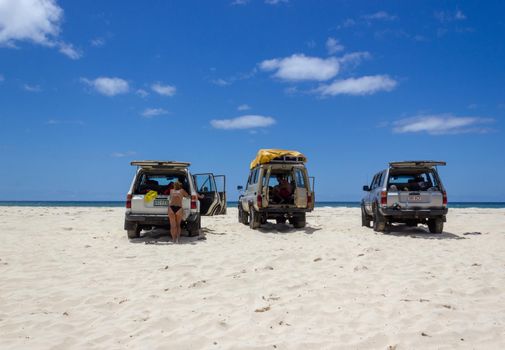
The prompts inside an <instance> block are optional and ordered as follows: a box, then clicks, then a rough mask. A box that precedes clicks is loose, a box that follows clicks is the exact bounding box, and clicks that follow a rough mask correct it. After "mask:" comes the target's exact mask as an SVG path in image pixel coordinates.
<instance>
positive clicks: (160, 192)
mask: <svg viewBox="0 0 505 350" xmlns="http://www.w3.org/2000/svg"><path fill="white" fill-rule="evenodd" d="M131 165H133V166H138V167H139V168H140V170H139V173H138V175H137V178H136V182H135V184H134V186H133V193H132V199H131V209H132V211H133V212H135V213H138V214H151V215H152V214H154V215H166V214H167V211H168V202H169V199H170V196H169V194H170V190H171V189H172V188H173V186H174V183H175V182H177V181H178V182H180V183H181V184H182V187H183V188H184V189H185V190H186V192H188V193H190V189H191V187H190V184H189V181H188V174H187V170H186V169H187V168H188V167H189V165H190V163H187V162H174V161H158V160H140V161H133V162H131ZM182 207H183V210H184V215H183V217H184V218H186V217H187V216H188V215H189V211H190V207H191V201H190V199H189V198H184V199H183V201H182Z"/></svg>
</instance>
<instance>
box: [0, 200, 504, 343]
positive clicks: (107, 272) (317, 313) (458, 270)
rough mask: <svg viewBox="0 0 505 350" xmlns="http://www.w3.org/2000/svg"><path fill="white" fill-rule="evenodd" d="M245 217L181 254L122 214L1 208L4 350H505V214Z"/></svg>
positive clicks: (222, 221) (213, 223) (224, 220)
mask: <svg viewBox="0 0 505 350" xmlns="http://www.w3.org/2000/svg"><path fill="white" fill-rule="evenodd" d="M236 217H237V212H236V210H235V209H230V210H229V213H228V215H226V216H220V217H211V218H204V219H203V225H204V226H205V229H204V230H203V231H204V235H203V236H202V237H200V238H187V237H183V244H180V245H174V244H172V243H171V242H169V240H168V236H167V232H166V231H163V230H157V231H151V232H147V233H146V235H145V236H144V237H143V238H141V239H138V240H135V241H128V239H127V238H126V234H125V232H124V231H123V229H122V224H123V209H121V208H22V207H4V208H2V213H1V214H0V235H1V238H2V243H1V244H0V344H1V345H0V348H2V349H28V348H29V349H124V348H130V349H140V348H142V349H192V350H194V349H388V348H391V349H435V348H437V349H503V348H505V254H504V251H505V225H504V224H505V210H502V209H494V210H493V209H454V210H451V211H450V214H449V216H448V223H447V225H446V232H445V233H443V234H441V235H433V234H429V233H427V232H426V230H425V229H424V228H405V227H398V228H395V229H394V230H393V231H392V232H391V233H389V234H374V232H373V231H372V230H371V229H366V228H362V227H361V226H360V217H359V209H346V208H319V209H316V210H315V211H314V212H313V213H311V214H310V215H309V217H308V219H307V222H308V227H307V228H305V229H299V230H295V229H293V228H291V227H290V226H288V225H275V224H267V225H265V226H263V227H262V228H261V229H260V230H258V231H252V230H250V229H249V228H248V227H246V226H244V225H242V224H239V223H237V220H236Z"/></svg>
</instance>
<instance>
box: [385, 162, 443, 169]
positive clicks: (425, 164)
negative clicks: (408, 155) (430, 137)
mask: <svg viewBox="0 0 505 350" xmlns="http://www.w3.org/2000/svg"><path fill="white" fill-rule="evenodd" d="M446 164H447V163H446V162H443V161H437V160H406V161H402V162H390V163H389V166H390V167H391V168H412V167H423V168H432V167H434V166H438V165H446Z"/></svg>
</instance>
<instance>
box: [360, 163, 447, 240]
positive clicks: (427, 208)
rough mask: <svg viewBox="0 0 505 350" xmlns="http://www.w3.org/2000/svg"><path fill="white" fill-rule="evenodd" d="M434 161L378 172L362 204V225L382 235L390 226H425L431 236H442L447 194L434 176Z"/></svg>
mask: <svg viewBox="0 0 505 350" xmlns="http://www.w3.org/2000/svg"><path fill="white" fill-rule="evenodd" d="M439 165H446V163H445V162H437V161H405V162H392V163H389V168H388V169H386V170H383V171H381V172H378V173H377V174H376V175H375V176H374V177H373V180H372V183H371V185H370V186H363V191H365V192H366V194H365V196H364V197H363V199H362V201H361V222H362V225H363V226H367V227H370V221H373V228H374V230H375V231H379V232H382V231H384V230H385V229H386V225H388V224H391V223H393V222H399V223H406V224H407V225H409V226H417V224H427V225H428V228H429V230H430V232H432V233H442V231H443V229H444V222H445V221H446V214H447V194H446V192H445V189H444V186H443V185H442V181H441V180H440V177H439V175H438V172H437V166H439Z"/></svg>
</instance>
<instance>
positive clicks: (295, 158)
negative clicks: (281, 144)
mask: <svg viewBox="0 0 505 350" xmlns="http://www.w3.org/2000/svg"><path fill="white" fill-rule="evenodd" d="M276 158H280V160H285V161H291V162H301V163H305V162H307V157H305V156H304V155H303V154H302V153H300V152H298V151H289V150H285V149H260V150H259V151H258V154H257V155H256V158H254V159H253V161H252V162H251V169H253V168H255V167H256V166H258V165H259V164H265V163H270V162H271V161H273V160H274V159H276Z"/></svg>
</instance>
